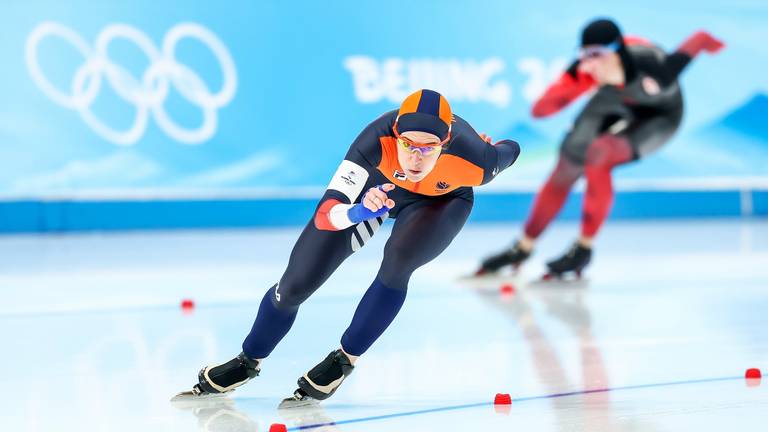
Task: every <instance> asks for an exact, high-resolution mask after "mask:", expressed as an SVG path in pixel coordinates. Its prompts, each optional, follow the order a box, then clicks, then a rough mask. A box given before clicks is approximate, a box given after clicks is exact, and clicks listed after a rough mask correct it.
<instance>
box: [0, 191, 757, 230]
mask: <svg viewBox="0 0 768 432" xmlns="http://www.w3.org/2000/svg"><path fill="white" fill-rule="evenodd" d="M318 196H319V195H318ZM533 197H534V194H533V193H531V192H491V193H476V195H475V206H474V209H473V211H472V216H471V217H470V221H471V222H515V221H518V222H522V221H524V219H525V218H526V216H527V213H528V211H529V209H530V206H531V202H532V200H533ZM581 202H582V194H581V193H574V194H573V195H572V196H571V197H570V199H569V200H568V202H567V203H566V205H565V208H564V209H563V211H562V213H561V214H560V220H573V219H576V218H578V217H579V215H580V209H581ZM316 205H317V198H314V197H300V198H230V199H221V198H215V199H214V198H186V199H178V198H163V199H109V200H107V199H104V200H71V199H70V200H67V199H50V200H40V199H30V200H16V201H12V200H9V201H0V233H23V232H76V231H89V230H107V231H110V230H135V229H140V230H141V229H149V230H152V229H179V228H180V229H184V228H237V227H281V226H298V225H303V224H305V223H306V222H307V221H308V220H309V219H310V218H311V216H312V214H313V211H314V208H315V206H316ZM750 216H759V217H765V216H768V188H766V189H740V190H714V191H713V190H701V191H698V190H664V191H659V190H653V191H650V190H646V191H625V192H619V193H617V194H616V199H615V202H614V207H613V211H612V213H611V216H610V218H611V219H613V220H616V219H644V218H718V217H750Z"/></svg>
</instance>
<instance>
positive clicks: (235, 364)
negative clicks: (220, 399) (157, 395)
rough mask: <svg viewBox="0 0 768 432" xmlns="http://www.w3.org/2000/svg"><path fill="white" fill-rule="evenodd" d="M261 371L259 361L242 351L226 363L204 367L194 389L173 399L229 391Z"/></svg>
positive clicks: (198, 375)
mask: <svg viewBox="0 0 768 432" xmlns="http://www.w3.org/2000/svg"><path fill="white" fill-rule="evenodd" d="M259 372H261V369H260V368H259V361H258V360H254V359H251V358H248V357H247V356H246V355H245V353H240V354H239V355H238V356H237V357H235V358H233V359H232V360H230V361H228V362H226V363H223V364H220V365H217V366H206V367H204V368H202V369H201V370H200V372H199V373H198V374H197V380H198V383H197V384H195V385H194V386H193V387H192V390H190V391H185V392H181V393H179V394H177V395H176V396H174V398H173V399H171V400H172V401H174V400H181V399H186V398H190V397H202V396H211V395H220V394H223V393H229V392H231V391H233V390H234V389H236V388H237V387H240V386H241V385H243V384H245V383H247V382H248V381H250V380H251V379H252V378H255V377H256V376H258V375H259Z"/></svg>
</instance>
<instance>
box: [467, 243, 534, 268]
mask: <svg viewBox="0 0 768 432" xmlns="http://www.w3.org/2000/svg"><path fill="white" fill-rule="evenodd" d="M530 256H531V252H530V251H528V252H527V251H525V250H523V249H522V248H521V247H520V242H519V241H517V242H515V244H513V245H512V247H511V248H509V249H505V250H503V251H501V252H499V253H497V254H495V255H491V256H489V257H488V258H486V259H484V260H483V263H482V264H480V268H479V269H478V270H477V271H476V272H475V276H484V275H487V274H493V273H496V272H498V271H499V270H500V269H501V268H503V267H505V266H508V265H509V266H512V269H513V270H517V269H518V267H520V265H521V264H522V263H523V262H524V261H525V260H527V259H528V258H529V257H530Z"/></svg>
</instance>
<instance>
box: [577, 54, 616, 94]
mask: <svg viewBox="0 0 768 432" xmlns="http://www.w3.org/2000/svg"><path fill="white" fill-rule="evenodd" d="M585 48H589V47H585ZM591 53H592V54H591V55H587V56H582V57H581V58H580V61H579V69H580V70H581V71H582V72H586V73H588V74H590V75H592V78H594V79H595V81H597V83H598V84H613V85H617V84H623V83H624V68H623V67H622V66H621V58H620V57H619V55H618V54H617V53H616V52H614V51H600V50H595V51H592V52H591Z"/></svg>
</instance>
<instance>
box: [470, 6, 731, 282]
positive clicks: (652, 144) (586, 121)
mask: <svg viewBox="0 0 768 432" xmlns="http://www.w3.org/2000/svg"><path fill="white" fill-rule="evenodd" d="M722 47H723V44H722V43H721V42H720V41H718V40H717V39H715V38H713V37H712V36H711V35H710V34H709V33H706V32H703V31H699V32H697V33H694V34H693V35H691V36H690V37H689V38H688V39H687V40H686V41H685V42H683V44H682V45H680V47H678V48H677V50H675V51H674V52H671V53H665V52H664V51H662V50H661V49H660V48H658V47H656V46H654V45H653V44H651V43H650V42H648V41H646V40H644V39H641V38H636V37H623V36H622V34H621V31H620V30H619V28H618V26H617V25H616V24H615V23H614V22H612V21H610V20H605V19H600V20H596V21H593V22H591V23H590V24H589V25H587V27H586V28H585V29H584V30H583V32H582V37H581V52H580V55H579V58H578V59H577V60H576V61H574V62H573V63H572V64H571V66H570V67H569V68H568V69H567V70H566V71H565V72H564V73H563V75H562V76H561V77H560V79H559V80H558V81H557V82H555V83H554V84H552V85H551V86H550V87H549V88H548V89H547V91H546V92H545V93H544V95H543V96H541V98H539V100H538V101H536V103H535V104H534V106H533V110H532V114H533V116H534V117H537V118H538V117H546V116H549V115H552V114H555V113H557V112H558V111H560V110H561V109H563V108H564V107H566V106H567V105H568V104H570V103H571V102H573V101H575V100H576V99H578V98H579V97H580V96H581V95H583V94H586V93H587V92H589V91H593V90H594V93H593V95H592V96H591V98H590V100H589V101H588V102H587V104H586V106H585V107H584V109H583V110H582V111H581V113H580V114H579V116H578V117H577V118H576V121H575V122H574V124H573V127H572V128H571V130H570V131H568V133H567V135H566V136H565V139H564V140H563V142H562V145H561V147H560V157H559V160H558V162H557V165H556V166H555V169H554V171H553V172H552V174H551V175H550V177H549V179H548V180H547V181H546V183H545V184H544V186H543V187H542V188H541V190H540V191H539V193H538V195H537V196H536V199H535V201H534V204H533V209H532V210H531V213H530V215H529V217H528V220H527V222H526V224H525V228H524V231H523V234H522V236H521V237H520V238H519V239H518V240H517V241H516V242H515V243H514V244H513V246H512V247H511V248H510V249H506V250H504V251H501V252H500V253H498V254H496V255H493V256H491V257H488V258H487V259H485V260H484V261H483V263H482V265H481V267H480V269H479V270H478V271H477V274H478V275H482V274H487V273H492V272H496V271H498V270H499V269H501V268H502V267H505V266H508V265H511V266H512V267H513V268H517V266H519V265H520V264H521V263H522V262H523V261H525V260H526V259H527V258H528V257H529V256H530V254H531V252H532V251H533V247H534V242H535V241H536V239H537V238H538V237H539V235H540V234H541V233H542V231H544V229H545V228H546V227H547V225H548V224H549V223H550V222H551V221H552V219H553V218H554V217H555V216H556V215H557V213H558V212H559V211H560V208H561V207H562V206H563V204H564V203H565V200H566V198H567V197H568V194H569V193H570V191H571V188H572V187H573V184H574V183H575V182H576V180H577V179H578V178H579V177H581V176H584V177H585V178H586V184H587V189H586V193H585V195H584V204H583V212H582V221H581V235H580V237H579V238H578V240H577V241H576V242H575V243H574V244H573V246H572V247H571V248H570V249H569V250H568V251H567V252H566V253H565V255H563V256H562V257H560V258H558V259H555V260H553V261H550V262H548V263H547V267H548V268H549V275H550V276H557V277H562V276H563V275H564V274H567V273H571V272H573V273H576V274H577V275H580V274H581V271H582V270H583V269H584V267H586V266H587V264H588V263H589V261H590V259H591V256H592V241H593V239H594V237H595V235H596V234H597V232H598V230H599V229H600V226H601V225H602V224H603V221H604V220H605V218H606V217H607V216H608V213H609V211H610V208H611V203H612V201H613V188H612V184H611V172H612V170H613V168H615V167H616V166H619V165H622V164H626V163H629V162H632V161H635V160H637V159H641V158H643V157H645V156H647V155H649V154H650V153H652V152H654V151H656V150H657V149H658V148H659V147H661V146H662V145H664V143H666V142H667V141H668V140H669V139H670V137H671V136H672V135H673V134H674V133H675V131H676V130H677V128H678V126H679V125H680V121H681V119H682V117H683V99H682V95H681V93H680V85H679V83H678V76H679V75H680V73H681V72H682V71H683V70H684V69H685V68H686V66H688V64H689V63H690V62H691V60H693V59H694V58H695V57H696V56H697V55H698V54H699V53H701V52H702V51H706V52H709V53H715V52H717V51H719V50H720V49H721V48H722Z"/></svg>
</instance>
